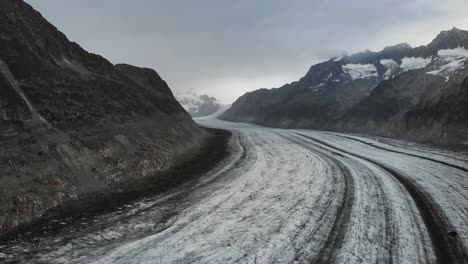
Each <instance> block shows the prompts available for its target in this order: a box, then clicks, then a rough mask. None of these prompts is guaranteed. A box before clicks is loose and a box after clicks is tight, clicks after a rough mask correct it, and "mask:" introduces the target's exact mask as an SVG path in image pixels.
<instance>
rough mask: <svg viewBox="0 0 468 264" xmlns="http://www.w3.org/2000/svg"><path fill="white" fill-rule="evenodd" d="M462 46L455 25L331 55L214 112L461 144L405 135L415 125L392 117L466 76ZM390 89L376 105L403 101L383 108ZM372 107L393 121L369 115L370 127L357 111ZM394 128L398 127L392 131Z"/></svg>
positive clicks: (467, 38)
mask: <svg viewBox="0 0 468 264" xmlns="http://www.w3.org/2000/svg"><path fill="white" fill-rule="evenodd" d="M467 47H468V31H463V30H460V29H457V28H453V29H451V30H447V31H442V32H441V33H439V34H438V35H437V36H436V37H435V38H434V39H433V40H432V41H431V42H430V43H429V44H428V45H426V46H419V47H415V48H411V47H410V46H409V45H408V44H404V43H403V44H397V45H394V46H388V47H385V48H384V49H382V50H381V51H379V52H372V51H365V52H360V53H356V54H351V55H347V56H343V57H340V58H332V59H330V60H328V61H324V62H321V63H318V64H315V65H312V66H311V67H310V69H309V71H308V72H307V74H306V75H305V76H304V77H302V78H301V79H300V80H299V81H297V82H293V83H290V84H286V85H284V86H282V87H280V88H275V89H259V90H256V91H253V92H250V93H247V94H245V95H243V96H241V97H240V98H239V99H238V100H237V101H236V102H235V103H234V104H233V106H232V107H231V108H230V109H229V110H227V111H226V112H225V113H224V114H223V115H222V116H221V117H220V118H221V119H225V120H228V121H237V122H250V123H256V124H260V125H266V126H273V127H283V128H313V129H328V130H340V131H348V132H360V133H374V134H379V135H385V136H396V137H408V138H411V139H414V140H421V141H429V142H439V141H440V142H445V143H449V142H450V143H456V142H463V140H465V139H461V138H459V139H457V140H453V141H452V140H449V139H448V138H449V137H450V136H445V137H444V138H445V139H439V137H438V136H436V134H437V132H436V131H435V130H434V129H432V131H433V132H432V136H422V137H421V138H418V137H416V136H411V135H409V134H408V133H406V132H405V131H409V130H413V129H415V128H414V127H412V128H411V129H409V127H411V126H408V125H402V124H401V123H398V122H397V120H400V121H401V122H402V123H405V122H406V121H404V120H405V119H404V115H405V114H406V113H407V112H409V111H410V110H411V109H412V108H413V107H416V105H418V104H421V105H423V104H424V105H428V104H429V102H430V101H431V100H432V101H434V100H436V99H434V97H437V98H442V97H443V96H442V94H443V93H445V92H444V91H446V90H447V91H450V90H453V89H455V90H457V89H456V88H450V87H452V86H455V87H460V85H461V84H462V82H463V79H464V78H465V77H466V76H467V75H468V71H467V70H465V64H466V61H467V58H468V50H467ZM389 83H391V84H389ZM418 83H420V85H418ZM392 87H393V88H392ZM395 87H396V88H398V89H396V88H395ZM445 88H447V89H445ZM391 90H392V91H393V92H394V94H395V95H394V96H393V97H392V98H390V97H389V96H386V99H387V101H385V100H383V101H382V102H381V103H382V104H388V103H389V102H390V101H392V100H393V101H394V103H395V102H403V103H402V104H401V105H400V106H398V107H396V108H395V107H390V108H388V109H381V108H380V105H379V104H377V102H379V100H382V97H383V95H384V94H385V95H388V94H389V93H390V91H391ZM383 91H386V92H383ZM429 95H430V96H429ZM371 101H374V102H373V103H371ZM390 105H391V106H393V104H390ZM371 106H372V107H371ZM418 107H422V106H418ZM377 109H380V110H379V111H383V112H382V114H384V115H383V116H382V117H381V118H384V117H385V118H390V116H392V118H391V120H390V119H385V120H380V119H379V118H377V116H373V118H377V119H379V120H378V122H377V123H373V124H372V125H371V123H372V122H374V121H375V120H374V119H372V120H366V119H365V118H360V116H359V115H362V116H366V115H368V113H369V114H371V115H372V112H373V111H377ZM392 109H393V110H392ZM392 111H393V112H392ZM393 115H395V116H393ZM408 115H409V114H408ZM399 116H400V117H399ZM402 118H403V119H402ZM350 120H351V121H350ZM368 121H371V122H370V123H369V122H368ZM439 121H440V120H439ZM394 126H396V127H398V129H393V128H394ZM389 131H392V132H389ZM441 133H442V132H441ZM442 134H443V133H442Z"/></svg>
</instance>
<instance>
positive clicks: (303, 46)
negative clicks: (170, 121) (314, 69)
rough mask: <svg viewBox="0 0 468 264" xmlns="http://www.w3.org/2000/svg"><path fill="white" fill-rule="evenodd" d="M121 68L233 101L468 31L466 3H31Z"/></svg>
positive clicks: (235, 0) (91, 0) (67, 0)
mask: <svg viewBox="0 0 468 264" xmlns="http://www.w3.org/2000/svg"><path fill="white" fill-rule="evenodd" d="M26 2H28V3H30V4H31V5H32V6H34V7H35V8H36V9H37V10H38V11H40V12H41V13H42V14H43V15H44V16H45V17H46V18H47V19H48V20H49V21H50V22H51V23H53V24H54V25H55V26H57V27H58V28H59V29H60V30H61V31H62V32H64V33H65V34H66V35H67V36H68V38H69V39H70V40H72V41H75V42H78V43H79V44H80V45H81V46H82V47H83V48H85V49H86V50H88V51H90V52H93V53H97V54H100V55H103V56H104V57H106V58H107V59H108V60H110V61H111V62H112V63H121V62H124V63H129V64H133V65H136V66H144V67H150V68H154V69H155V70H156V71H158V73H159V74H160V75H161V76H162V78H163V79H165V80H166V81H167V82H168V83H169V85H170V87H171V88H172V90H173V91H174V93H176V94H177V93H181V92H183V91H186V90H194V91H196V92H199V93H207V94H209V95H212V96H215V97H218V98H219V99H221V100H222V101H224V102H226V103H229V102H232V101H234V100H235V99H236V98H237V97H238V96H240V95H242V94H244V93H245V92H247V91H251V90H255V89H258V88H272V87H279V86H281V85H283V84H285V83H288V82H292V81H295V80H298V79H299V78H300V77H302V76H303V75H304V74H305V73H306V72H307V70H308V69H309V67H310V66H311V65H312V64H314V63H317V62H320V61H323V60H326V59H327V58H329V57H331V56H335V55H338V54H340V53H342V52H343V51H347V52H348V53H354V52H358V51H362V50H365V49H370V50H374V51H377V50H380V49H382V48H383V47H384V46H388V45H393V44H397V43H401V42H407V43H409V44H410V45H412V46H418V45H423V44H424V45H425V44H427V43H428V42H430V41H431V40H432V39H433V38H434V37H435V36H436V35H437V33H439V32H440V31H441V30H445V29H451V28H452V27H454V26H455V27H458V28H461V29H468V15H467V10H468V1H467V0H291V1H286V0H164V1H163V0H79V1H76V0H26Z"/></svg>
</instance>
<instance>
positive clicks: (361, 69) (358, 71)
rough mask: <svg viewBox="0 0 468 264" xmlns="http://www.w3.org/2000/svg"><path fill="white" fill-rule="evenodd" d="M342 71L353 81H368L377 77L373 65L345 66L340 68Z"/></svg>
mask: <svg viewBox="0 0 468 264" xmlns="http://www.w3.org/2000/svg"><path fill="white" fill-rule="evenodd" d="M342 68H343V71H344V72H346V73H347V74H348V75H349V76H351V78H352V79H353V80H357V79H370V78H372V77H378V76H379V75H378V74H377V68H376V67H375V65H373V64H352V63H350V64H345V65H343V66H342Z"/></svg>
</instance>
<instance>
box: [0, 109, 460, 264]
mask: <svg viewBox="0 0 468 264" xmlns="http://www.w3.org/2000/svg"><path fill="white" fill-rule="evenodd" d="M197 122H199V123H200V124H201V125H203V126H208V127H217V128H224V129H228V130H231V131H233V137H232V141H231V148H232V154H231V156H230V157H229V158H228V159H226V160H225V161H224V162H223V163H222V164H219V165H218V167H216V168H214V169H213V170H212V171H210V172H209V173H208V174H206V175H204V176H203V177H202V178H200V179H199V180H197V181H196V182H192V183H190V184H186V185H184V186H181V187H180V188H178V189H176V190H173V191H171V192H170V193H167V194H162V195H159V196H157V197H152V198H146V199H145V200H142V201H138V202H135V203H132V204H129V205H127V206H124V207H122V208H118V209H117V210H116V211H115V212H113V213H109V214H105V215H101V216H99V217H97V218H96V219H94V220H93V224H89V226H86V227H85V228H80V229H77V228H74V227H70V229H69V230H68V231H67V232H63V234H61V235H58V236H56V237H52V238H43V239H42V240H40V241H39V242H38V244H36V245H31V244H30V243H21V242H18V243H17V244H16V245H15V246H9V247H7V248H5V247H3V248H2V247H0V252H2V254H4V255H3V259H6V258H12V259H13V258H14V257H16V259H20V260H23V261H24V262H28V261H29V262H33V263H96V264H97V263H99V264H101V263H113V264H117V263H408V264H410V263H411V264H413V263H468V256H467V255H468V252H467V248H468V221H467V219H468V157H467V156H465V155H463V154H459V153H454V152H450V151H441V150H436V149H430V148H427V147H422V146H419V145H415V144H409V143H406V142H403V141H397V140H381V139H373V138H370V137H361V136H356V135H348V134H340V133H329V132H319V131H311V130H282V129H271V128H264V127H260V126H255V125H249V124H242V123H230V122H224V121H220V120H217V119H216V118H214V116H212V117H208V118H200V119H198V120H197ZM38 245H39V246H38ZM3 251H4V253H3ZM0 258H2V255H0ZM1 260H2V259H0V261H1Z"/></svg>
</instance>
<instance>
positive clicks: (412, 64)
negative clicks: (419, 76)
mask: <svg viewBox="0 0 468 264" xmlns="http://www.w3.org/2000/svg"><path fill="white" fill-rule="evenodd" d="M431 61H432V57H430V58H421V57H410V58H408V57H404V58H403V59H401V65H400V68H402V69H403V72H406V71H410V70H417V69H421V68H424V67H426V66H427V65H429V64H430V63H431Z"/></svg>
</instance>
